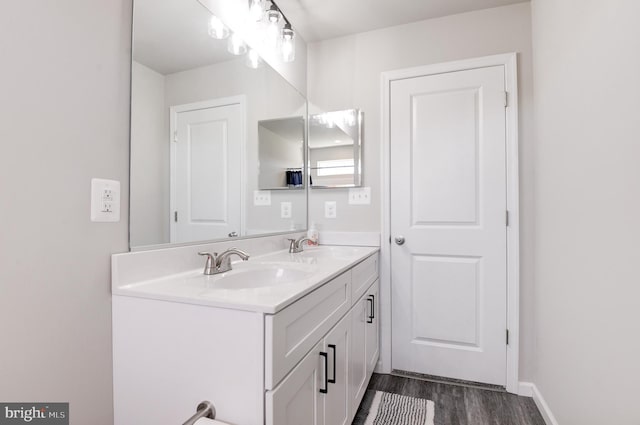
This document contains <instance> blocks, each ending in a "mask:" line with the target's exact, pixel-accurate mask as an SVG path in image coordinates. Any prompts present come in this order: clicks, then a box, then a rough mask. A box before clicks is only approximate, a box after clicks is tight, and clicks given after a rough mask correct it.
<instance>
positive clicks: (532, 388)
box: [518, 382, 558, 425]
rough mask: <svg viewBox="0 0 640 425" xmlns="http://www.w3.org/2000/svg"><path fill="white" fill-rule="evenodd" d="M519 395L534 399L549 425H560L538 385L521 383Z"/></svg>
mask: <svg viewBox="0 0 640 425" xmlns="http://www.w3.org/2000/svg"><path fill="white" fill-rule="evenodd" d="M518 395H521V396H523V397H533V401H534V403H535V404H536V406H537V407H538V410H539V411H540V414H541V415H542V418H543V419H544V422H545V423H546V424H547V425H558V421H557V420H556V418H555V416H553V413H551V409H550V408H549V405H548V404H547V402H546V401H545V400H544V397H542V394H540V390H538V387H536V384H534V383H533V382H520V383H519V385H518Z"/></svg>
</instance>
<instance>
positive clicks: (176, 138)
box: [173, 131, 178, 143]
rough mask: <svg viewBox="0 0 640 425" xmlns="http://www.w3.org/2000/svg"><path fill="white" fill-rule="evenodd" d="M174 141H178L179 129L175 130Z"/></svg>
mask: <svg viewBox="0 0 640 425" xmlns="http://www.w3.org/2000/svg"><path fill="white" fill-rule="evenodd" d="M173 143H178V132H177V131H174V132H173Z"/></svg>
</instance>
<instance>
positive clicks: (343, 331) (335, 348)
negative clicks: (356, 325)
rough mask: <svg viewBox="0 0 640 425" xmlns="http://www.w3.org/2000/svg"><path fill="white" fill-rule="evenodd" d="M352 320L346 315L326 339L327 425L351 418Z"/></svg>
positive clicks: (325, 420) (344, 423) (347, 421)
mask: <svg viewBox="0 0 640 425" xmlns="http://www.w3.org/2000/svg"><path fill="white" fill-rule="evenodd" d="M350 328H351V322H350V320H349V317H348V316H346V317H344V318H343V319H342V320H341V321H340V322H339V323H338V324H337V325H336V326H335V327H334V328H333V330H331V332H329V334H328V335H327V336H326V338H325V339H324V351H325V352H326V353H327V355H328V366H329V367H328V371H327V373H328V375H327V382H328V384H329V385H328V387H327V393H326V394H325V395H324V410H325V411H324V423H325V425H348V424H349V423H350V422H349V420H350V419H351V418H350V417H349V413H350V409H351V406H350V404H351V403H350V402H349V397H348V389H349V383H348V374H347V373H348V371H349V368H348V360H349V340H350V335H351V329H350Z"/></svg>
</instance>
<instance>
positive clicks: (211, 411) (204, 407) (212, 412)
mask: <svg viewBox="0 0 640 425" xmlns="http://www.w3.org/2000/svg"><path fill="white" fill-rule="evenodd" d="M196 411H197V413H196V414H195V415H193V416H192V417H190V418H189V419H187V421H186V422H185V423H184V424H182V425H193V424H195V423H196V421H197V420H198V419H200V418H209V419H215V418H216V408H215V407H213V404H211V402H210V401H203V402H202V403H200V404H198V408H197V409H196Z"/></svg>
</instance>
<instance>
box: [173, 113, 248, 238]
mask: <svg viewBox="0 0 640 425" xmlns="http://www.w3.org/2000/svg"><path fill="white" fill-rule="evenodd" d="M242 108H243V106H242V104H240V103H232V104H224V105H220V106H210V107H206V103H201V104H193V105H183V106H179V107H174V108H172V114H171V115H172V117H171V118H172V119H171V126H172V128H171V134H172V135H173V142H172V157H171V159H172V163H171V219H170V222H171V232H170V233H171V242H191V241H198V240H210V239H218V238H225V237H228V236H230V235H233V234H234V233H235V234H236V235H240V234H241V233H242V229H241V223H242V219H241V213H242V207H241V199H242V145H243V140H242V138H243V134H244V132H243V129H242V125H243V124H242V122H243V120H242V114H243V110H242Z"/></svg>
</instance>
